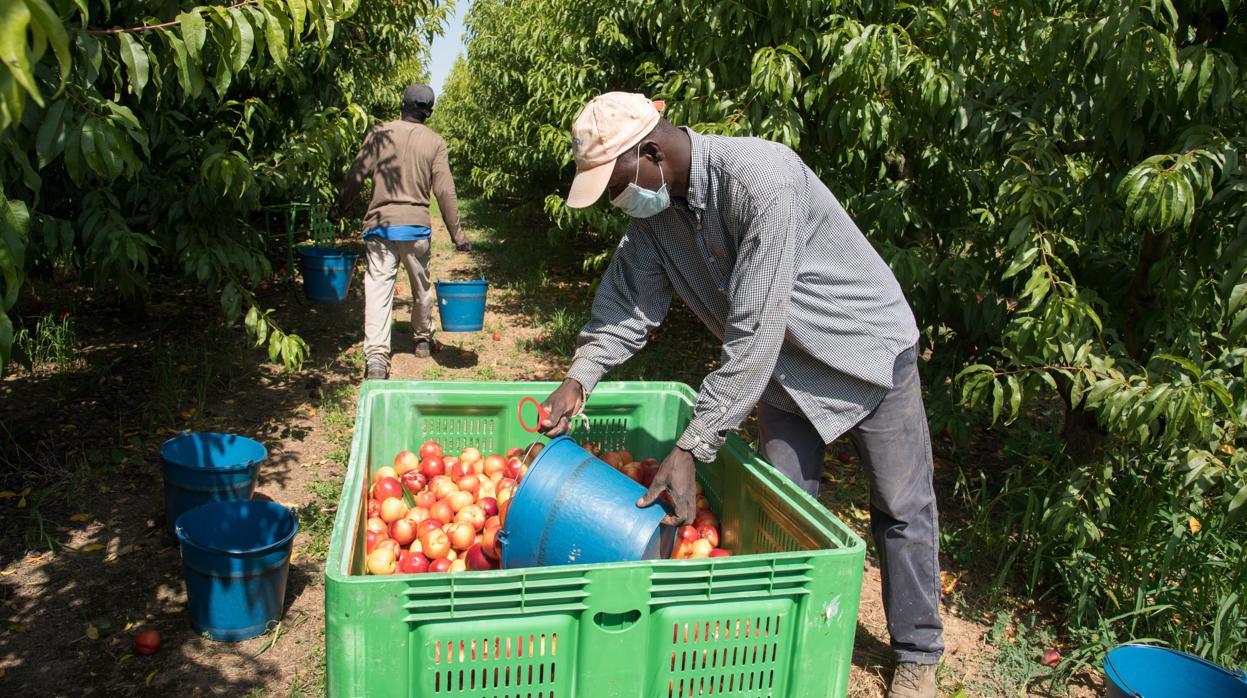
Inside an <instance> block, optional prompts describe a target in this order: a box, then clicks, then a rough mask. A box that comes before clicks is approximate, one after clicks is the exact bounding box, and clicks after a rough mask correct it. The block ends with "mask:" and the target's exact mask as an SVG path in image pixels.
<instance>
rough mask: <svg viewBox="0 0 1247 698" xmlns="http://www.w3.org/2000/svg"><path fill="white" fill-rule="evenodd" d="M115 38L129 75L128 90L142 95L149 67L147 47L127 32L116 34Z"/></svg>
mask: <svg viewBox="0 0 1247 698" xmlns="http://www.w3.org/2000/svg"><path fill="white" fill-rule="evenodd" d="M117 40H118V42H119V44H120V47H121V61H122V62H123V63H125V64H126V74H127V75H129V76H130V90H131V91H132V92H133V93H134V95H135V96H136V97H142V96H143V88H144V87H146V86H147V77H148V73H149V69H150V64H149V62H148V58H147V49H146V48H145V47H144V46H143V44H142V43H141V42H140V41H139V40H137V39H135V38H134V37H132V36H131V35H130V33H129V32H122V33H121V34H118V35H117Z"/></svg>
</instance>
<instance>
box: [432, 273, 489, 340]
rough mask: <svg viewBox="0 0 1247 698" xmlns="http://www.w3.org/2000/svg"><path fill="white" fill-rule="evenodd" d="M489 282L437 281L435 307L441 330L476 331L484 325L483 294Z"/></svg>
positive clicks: (482, 280)
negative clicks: (439, 314) (439, 318)
mask: <svg viewBox="0 0 1247 698" xmlns="http://www.w3.org/2000/svg"><path fill="white" fill-rule="evenodd" d="M488 291H489V282H488V281H486V280H484V279H481V280H480V281H438V282H437V308H438V311H439V312H440V313H441V315H442V331H443V332H476V331H478V330H480V329H481V328H482V327H484V326H485V295H486V293H488Z"/></svg>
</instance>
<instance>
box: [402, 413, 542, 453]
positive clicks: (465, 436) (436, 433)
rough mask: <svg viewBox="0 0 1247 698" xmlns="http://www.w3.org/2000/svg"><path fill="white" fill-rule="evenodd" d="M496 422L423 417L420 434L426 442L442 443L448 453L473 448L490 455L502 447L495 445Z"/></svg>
mask: <svg viewBox="0 0 1247 698" xmlns="http://www.w3.org/2000/svg"><path fill="white" fill-rule="evenodd" d="M495 422H496V419H495V418H493V417H421V418H420V429H419V433H420V434H423V437H422V438H423V439H424V440H426V441H428V440H433V441H437V442H438V443H440V444H441V445H442V448H443V449H444V450H445V451H446V453H455V454H457V453H459V452H460V451H462V450H463V449H465V448H468V447H470V446H471V447H475V448H479V449H480V450H481V453H484V454H490V453H494V452H496V451H497V450H498V448H499V446H500V444H499V445H495V444H494V429H495V427H496V424H495ZM512 445H516V446H518V445H519V444H512Z"/></svg>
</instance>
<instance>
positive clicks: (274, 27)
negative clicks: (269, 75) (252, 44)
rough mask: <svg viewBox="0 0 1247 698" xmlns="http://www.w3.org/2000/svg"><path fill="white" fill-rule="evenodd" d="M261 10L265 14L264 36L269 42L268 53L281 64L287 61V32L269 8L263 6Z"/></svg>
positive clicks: (275, 61) (274, 60)
mask: <svg viewBox="0 0 1247 698" xmlns="http://www.w3.org/2000/svg"><path fill="white" fill-rule="evenodd" d="M260 11H261V12H262V13H263V14H264V37H265V42H266V43H267V44H268V55H269V56H270V57H272V59H273V62H274V63H276V64H277V65H279V66H280V65H282V64H284V63H285V62H286V32H285V30H284V29H283V28H282V25H281V23H280V22H278V21H277V18H276V17H274V16H273V15H272V14H271V13H270V12H269V11H268V10H267V9H265V8H263V7H261V8H260Z"/></svg>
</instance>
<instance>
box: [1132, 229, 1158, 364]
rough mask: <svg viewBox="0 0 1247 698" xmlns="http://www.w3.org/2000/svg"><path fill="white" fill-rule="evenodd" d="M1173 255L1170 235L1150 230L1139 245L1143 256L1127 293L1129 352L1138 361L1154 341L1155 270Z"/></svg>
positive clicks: (1140, 254)
mask: <svg viewBox="0 0 1247 698" xmlns="http://www.w3.org/2000/svg"><path fill="white" fill-rule="evenodd" d="M1168 253H1169V235H1168V234H1167V233H1162V232H1157V231H1155V230H1149V231H1147V232H1146V233H1145V234H1144V235H1143V240H1142V241H1140V242H1139V257H1138V262H1137V263H1136V264H1135V268H1134V279H1132V280H1131V282H1130V289H1129V290H1128V291H1127V294H1126V327H1125V340H1126V351H1127V352H1129V353H1130V356H1131V357H1132V358H1134V360H1135V361H1140V362H1142V360H1143V350H1144V348H1145V347H1146V346H1147V342H1148V340H1149V339H1150V338H1151V332H1150V331H1149V328H1150V323H1148V322H1147V318H1148V316H1149V315H1151V313H1152V311H1153V309H1154V307H1155V300H1156V295H1155V294H1154V293H1153V292H1152V282H1151V276H1152V268H1153V267H1155V266H1156V263H1157V262H1159V261H1161V260H1162V259H1164V258H1165V255H1167V254H1168Z"/></svg>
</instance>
